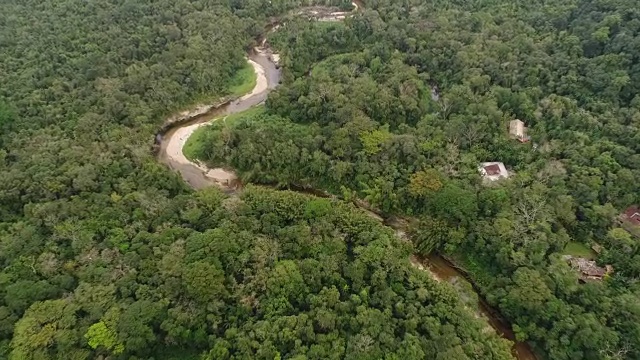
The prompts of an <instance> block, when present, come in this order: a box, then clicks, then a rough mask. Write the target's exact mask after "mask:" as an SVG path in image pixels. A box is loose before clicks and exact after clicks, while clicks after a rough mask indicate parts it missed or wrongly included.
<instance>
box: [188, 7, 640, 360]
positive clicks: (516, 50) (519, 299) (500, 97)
mask: <svg viewBox="0 0 640 360" xmlns="http://www.w3.org/2000/svg"><path fill="white" fill-rule="evenodd" d="M639 23H640V13H638V11H637V9H636V6H635V4H634V3H633V2H631V1H627V0H615V1H592V2H581V1H575V0H555V1H553V2H545V3H544V4H543V3H541V2H513V1H503V0H496V1H490V2H465V1H448V0H444V1H436V2H433V3H423V2H418V1H409V2H394V1H374V2H373V3H367V10H366V11H365V12H363V13H362V14H361V15H360V16H356V17H355V18H353V19H351V20H348V21H346V22H345V26H341V27H327V26H320V27H317V26H316V25H314V24H308V23H307V24H302V23H295V24H294V25H292V26H287V27H285V29H284V31H283V32H282V33H281V34H279V35H278V36H279V37H280V38H279V39H278V42H277V44H278V46H281V47H283V50H282V51H281V53H282V63H283V64H284V66H285V72H286V73H285V79H284V80H285V84H284V85H283V86H281V87H279V88H278V89H277V90H276V91H275V92H274V93H272V94H271V96H270V97H269V99H268V101H267V109H266V110H267V111H266V112H265V113H264V114H262V115H260V117H259V119H258V121H253V122H236V123H235V124H234V125H233V126H231V128H230V129H229V128H225V129H224V131H225V135H224V136H225V139H226V140H227V141H226V143H227V144H229V146H227V147H224V149H223V150H222V151H216V152H212V153H209V154H199V155H198V157H199V158H200V159H203V160H205V161H209V162H211V163H215V164H227V165H230V166H232V167H234V168H236V169H238V171H239V172H240V173H241V175H242V176H243V178H244V179H246V180H249V181H252V182H258V183H260V182H262V183H276V184H285V185H286V184H296V185H307V186H311V187H314V188H318V189H323V190H327V191H330V192H332V193H334V194H336V195H340V196H343V197H344V198H347V199H353V198H354V197H358V198H361V199H364V200H366V201H367V202H368V203H369V204H371V205H372V206H374V207H377V208H379V209H381V210H382V211H384V212H386V213H393V214H398V215H402V216H411V217H416V218H418V220H419V224H420V228H419V231H417V232H416V233H418V234H419V235H420V236H417V237H415V239H414V240H415V242H416V248H417V249H418V250H419V251H421V252H423V253H428V252H430V251H439V252H446V253H449V254H452V255H455V257H456V258H458V259H463V260H465V261H469V262H468V263H465V261H463V263H462V264H461V265H463V266H466V267H469V269H470V271H471V274H472V275H473V276H475V277H476V278H477V279H478V280H480V281H479V282H478V285H479V286H481V288H482V290H483V293H484V295H485V297H486V298H487V299H488V300H489V302H490V303H492V304H493V305H494V306H496V307H497V308H498V309H499V310H500V311H501V313H502V314H503V315H504V316H505V317H506V318H507V319H508V320H509V321H510V322H511V323H512V324H513V325H514V330H515V332H516V334H517V336H518V338H519V339H522V340H527V341H528V342H529V343H530V344H532V345H533V346H534V347H535V348H536V349H537V350H538V352H540V353H542V354H544V355H545V356H547V357H548V358H551V359H578V358H579V359H637V358H640V340H639V339H640V336H639V334H640V325H639V324H640V308H639V307H638V306H637V304H639V303H640V298H639V297H640V286H639V285H638V284H639V282H638V279H639V278H640V245H639V244H640V242H639V241H638V239H637V238H635V237H634V236H633V235H632V234H630V233H629V232H628V231H627V230H625V229H623V228H621V227H619V225H618V222H617V221H616V218H617V216H618V214H620V213H621V212H622V210H623V209H625V208H626V207H628V206H629V205H632V204H637V203H638V202H640V182H638V181H637V179H639V178H640V155H638V154H640V148H639V147H638V146H639V144H640V141H639V140H640V131H639V128H640V123H639V122H638V119H640V107H639V105H640V98H639V97H638V95H637V94H638V93H639V92H638V90H639V89H637V87H638V86H640V85H639V84H640V82H638V80H640V71H639V68H638V67H637V66H636V63H637V61H636V60H637V58H638V57H639V56H640V53H639V52H638V48H637V47H634V46H635V45H634V44H637V43H638V41H640V34H639V32H640V28H638V26H636V25H637V24H639ZM516 118H517V119H522V120H523V121H524V122H525V123H526V125H527V127H528V133H529V135H531V137H532V141H531V142H528V143H524V144H523V143H520V142H518V141H516V140H513V139H511V138H510V137H509V135H508V133H507V132H508V122H509V121H510V120H512V119H516ZM207 133H208V134H207V135H206V136H202V141H203V143H205V144H209V146H216V144H220V143H221V140H222V138H221V134H222V127H220V126H212V127H211V128H209V129H208V132H207ZM217 149H221V148H220V147H217ZM486 161H501V162H503V163H504V164H505V165H506V166H507V168H508V169H509V170H510V172H511V174H512V176H511V177H510V179H508V180H503V181H501V182H499V183H494V184H491V185H489V186H487V185H486V184H483V181H482V179H481V176H480V175H479V174H478V171H477V167H478V164H479V163H481V162H486ZM571 243H574V244H573V245H569V250H572V251H573V250H576V249H577V245H576V244H580V245H582V246H586V247H588V246H590V245H591V244H592V243H599V244H601V245H602V246H603V251H602V253H601V254H600V255H598V256H597V258H596V261H597V262H598V264H600V265H605V264H611V265H613V268H614V271H615V272H614V274H613V276H611V277H610V278H608V279H606V280H605V281H603V282H594V283H589V284H579V283H578V281H577V279H578V274H577V272H576V270H574V269H572V268H570V266H569V265H568V264H567V263H566V262H565V261H564V260H563V259H562V257H561V256H562V254H564V251H565V249H566V248H567V245H568V244H571ZM465 254H471V256H465ZM487 274H491V275H492V276H488V275H487Z"/></svg>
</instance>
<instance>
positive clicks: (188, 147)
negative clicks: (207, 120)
mask: <svg viewBox="0 0 640 360" xmlns="http://www.w3.org/2000/svg"><path fill="white" fill-rule="evenodd" d="M208 128H209V127H208V126H202V127H199V128H198V129H196V131H194V132H193V134H191V136H189V138H188V139H187V142H186V143H185V144H184V147H182V153H183V154H184V156H185V157H186V158H187V159H189V160H191V161H195V160H196V159H198V158H199V157H200V156H201V154H203V151H202V150H203V149H202V148H203V146H204V143H205V141H204V140H205V139H206V137H207V131H208Z"/></svg>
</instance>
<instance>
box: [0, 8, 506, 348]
mask: <svg viewBox="0 0 640 360" xmlns="http://www.w3.org/2000/svg"><path fill="white" fill-rule="evenodd" d="M343 3H344V2H336V3H335V4H333V3H332V5H339V4H343ZM299 5H301V4H300V2H296V1H292V2H274V4H271V2H270V1H243V2H233V3H232V4H229V5H227V4H222V3H216V2H211V1H198V0H194V1H165V0H160V1H153V2H121V1H99V2H98V1H91V0H90V1H84V0H82V1H80V0H64V1H59V0H56V1H52V0H44V1H43V0H38V1H32V0H26V1H14V0H8V1H4V2H2V4H0V27H1V28H2V29H3V31H0V49H1V51H0V84H1V86H0V269H1V270H0V358H3V359H4V358H7V359H11V360H29V359H34V360H35V359H60V360H62V359H64V360H67V359H74V360H81V359H97V358H110V359H158V358H163V357H175V356H176V355H175V354H179V355H180V356H182V357H183V358H184V359H190V358H202V359H231V358H236V359H237V358H252V359H253V358H257V359H269V360H271V359H277V358H297V359H302V358H310V359H326V358H336V359H343V358H346V359H370V358H380V357H383V356H386V357H388V358H391V359H393V358H398V359H400V358H403V359H405V358H406V359H422V358H435V359H439V358H442V359H452V358H458V359H465V358H491V359H496V360H500V359H508V358H510V354H509V348H508V343H507V342H506V341H504V340H502V339H500V338H499V337H498V336H497V335H496V334H495V333H492V332H485V331H484V330H483V329H484V326H485V323H484V322H482V321H480V320H477V319H475V318H473V316H472V315H470V314H469V313H468V311H467V310H466V309H464V306H463V304H462V303H461V302H460V300H459V299H458V298H457V296H456V294H455V293H454V292H453V291H452V290H451V289H450V288H448V287H446V286H443V285H439V284H437V283H435V282H434V281H433V280H431V279H430V278H429V277H428V276H427V274H425V273H422V272H419V271H417V270H414V269H412V268H411V267H410V266H409V264H408V262H407V256H408V255H409V253H410V251H411V248H410V246H409V245H408V244H406V243H402V242H400V241H399V240H398V239H397V238H396V237H395V236H394V235H393V233H392V232H391V231H390V229H388V228H386V227H383V226H381V225H380V224H378V223H377V222H375V221H373V220H372V219H370V218H369V217H367V216H366V215H364V214H362V213H361V212H359V211H357V210H355V209H354V208H353V207H352V206H350V205H347V204H345V203H340V202H330V201H327V200H318V199H314V198H310V197H306V196H302V195H297V194H292V193H288V192H276V191H272V190H265V189H260V188H253V189H247V190H245V191H244V192H243V193H242V196H241V198H237V197H231V198H229V197H225V196H224V195H222V194H221V193H220V192H218V191H216V190H215V189H208V190H204V191H200V192H193V191H191V190H190V189H188V188H187V186H186V185H185V183H184V182H183V181H182V179H180V178H179V176H178V175H176V174H175V173H174V172H172V171H171V170H170V169H168V168H165V167H164V166H161V165H160V164H158V163H157V162H156V161H155V159H154V158H153V157H152V155H151V152H150V151H149V146H150V144H151V142H152V141H153V136H154V134H155V131H156V130H157V129H158V128H159V127H160V126H161V124H162V123H163V122H164V119H165V118H166V117H167V116H168V115H169V114H171V113H172V112H173V111H175V110H176V109H181V108H182V107H184V106H185V105H188V104H191V103H193V101H195V100H198V99H201V98H203V97H219V96H224V95H228V94H229V92H230V91H231V88H232V87H233V85H234V83H233V79H234V76H236V75H237V74H238V71H240V70H241V69H242V68H243V67H244V66H245V63H246V62H245V59H244V56H245V50H246V47H247V46H250V45H251V43H252V41H253V40H252V39H253V38H254V36H255V35H257V34H259V33H260V31H262V28H263V25H264V23H265V22H266V17H267V16H271V15H276V14H279V13H282V12H285V11H289V10H290V9H292V8H295V7H297V6H299ZM315 56H317V55H315ZM313 59H314V61H318V60H320V58H318V57H314V58H313ZM309 64H311V62H309ZM257 116H261V115H257ZM240 123H241V121H239V122H238V124H240Z"/></svg>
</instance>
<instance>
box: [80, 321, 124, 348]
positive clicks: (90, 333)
mask: <svg viewBox="0 0 640 360" xmlns="http://www.w3.org/2000/svg"><path fill="white" fill-rule="evenodd" d="M84 337H85V338H87V342H88V344H89V346H91V348H93V349H96V348H98V347H104V348H105V349H107V350H109V351H111V352H112V353H113V354H114V355H118V354H121V353H122V352H123V351H124V345H122V343H120V342H118V338H117V333H116V332H115V331H114V330H113V329H109V328H108V327H107V325H106V324H105V323H104V322H103V321H100V322H97V323H95V324H93V325H91V326H90V327H89V329H88V330H87V333H86V334H85V335H84Z"/></svg>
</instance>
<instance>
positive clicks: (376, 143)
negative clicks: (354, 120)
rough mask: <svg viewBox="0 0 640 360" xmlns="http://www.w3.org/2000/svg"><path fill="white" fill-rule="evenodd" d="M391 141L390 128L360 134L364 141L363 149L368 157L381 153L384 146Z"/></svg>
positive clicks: (361, 139)
mask: <svg viewBox="0 0 640 360" xmlns="http://www.w3.org/2000/svg"><path fill="white" fill-rule="evenodd" d="M389 139H391V133H389V127H388V126H387V127H384V128H382V129H378V130H372V131H369V132H365V133H362V134H360V141H362V147H363V148H364V152H365V153H366V154H367V155H375V154H377V153H379V152H380V150H382V145H383V144H384V143H385V142H387V141H389Z"/></svg>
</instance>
